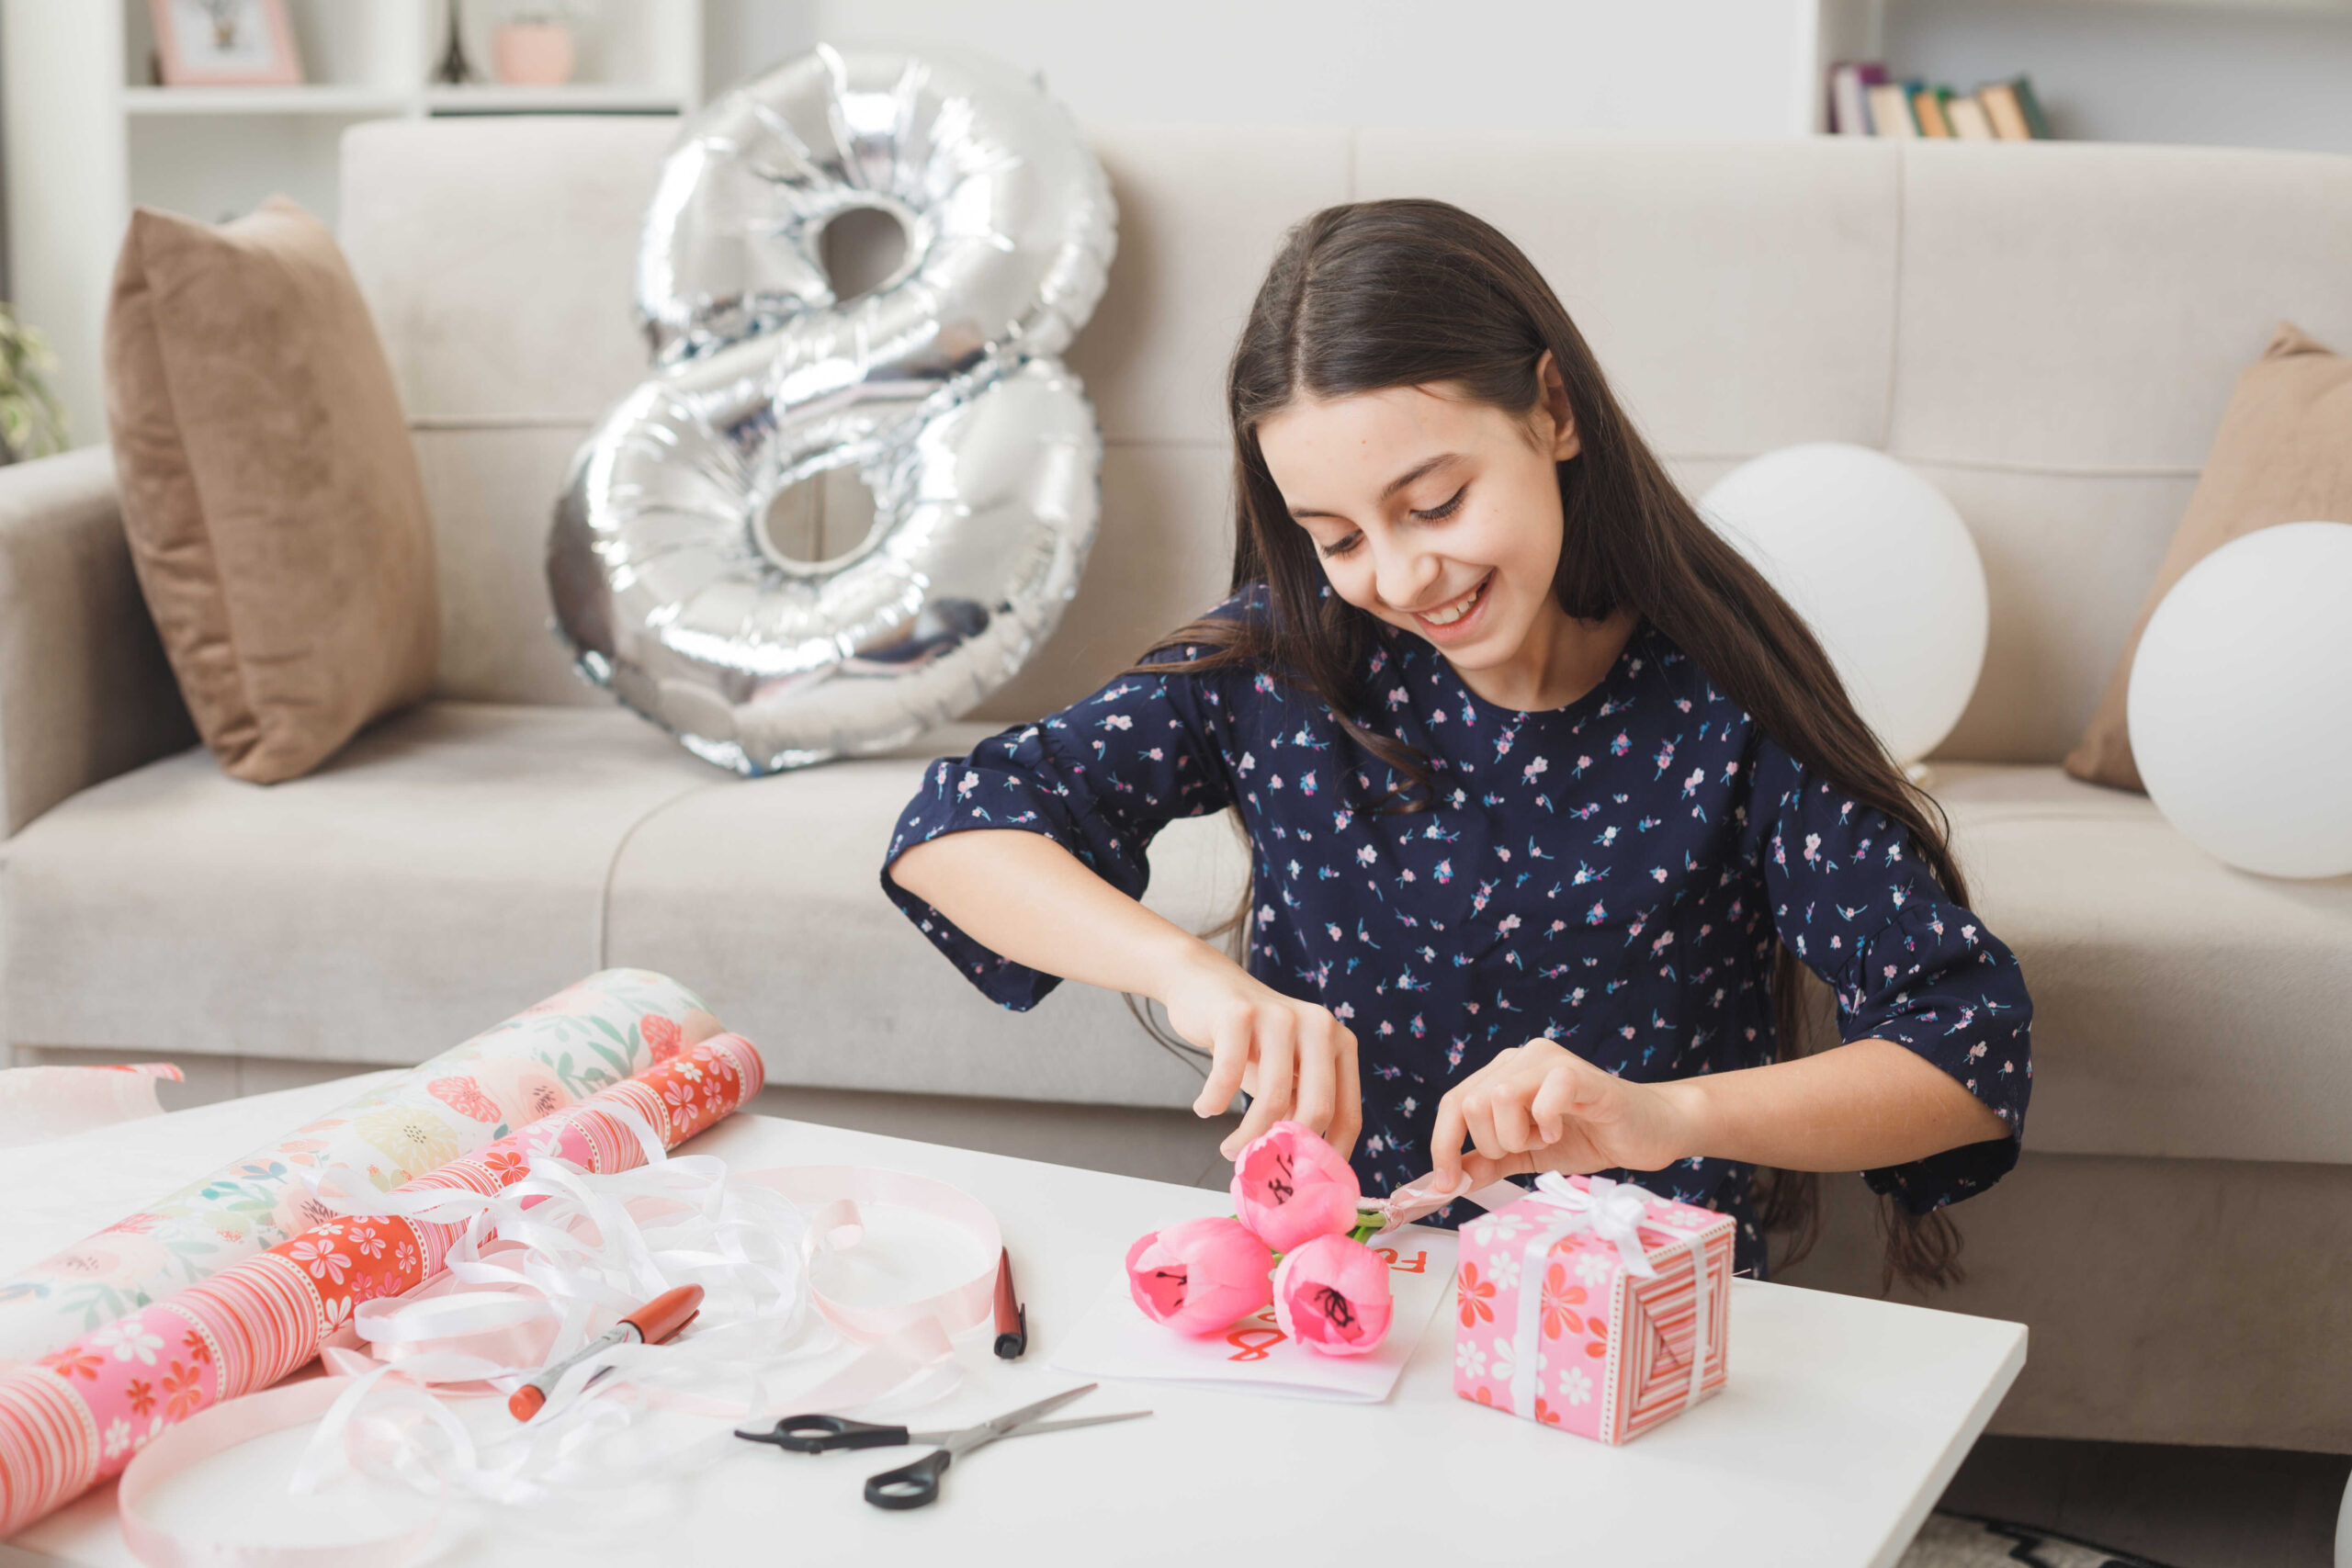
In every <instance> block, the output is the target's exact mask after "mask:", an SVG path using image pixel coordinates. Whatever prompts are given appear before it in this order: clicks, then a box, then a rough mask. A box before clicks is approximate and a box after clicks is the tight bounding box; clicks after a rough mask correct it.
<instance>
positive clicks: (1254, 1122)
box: [1217, 1008, 1297, 1159]
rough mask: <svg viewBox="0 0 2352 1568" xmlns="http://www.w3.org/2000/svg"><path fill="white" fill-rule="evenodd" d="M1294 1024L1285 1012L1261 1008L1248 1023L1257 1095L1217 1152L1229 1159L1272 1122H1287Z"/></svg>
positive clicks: (1291, 1090) (1293, 1047) (1294, 1055)
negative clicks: (1255, 1069) (1256, 1059)
mask: <svg viewBox="0 0 2352 1568" xmlns="http://www.w3.org/2000/svg"><path fill="white" fill-rule="evenodd" d="M1295 1027H1296V1026H1295V1022H1294V1021H1293V1020H1292V1018H1291V1014H1290V1011H1289V1010H1288V1009H1285V1008H1264V1009H1261V1010H1259V1011H1258V1012H1257V1013H1256V1014H1255V1015H1254V1016H1253V1017H1252V1019H1251V1021H1250V1030H1251V1034H1252V1041H1251V1043H1252V1045H1253V1047H1254V1049H1255V1052H1256V1055H1257V1058H1258V1093H1257V1096H1256V1098H1254V1099H1252V1100H1250V1113H1249V1114H1248V1115H1246V1116H1244V1117H1242V1119H1241V1125H1240V1126H1238V1127H1236V1128H1235V1129H1234V1130H1233V1131H1232V1132H1231V1133H1228V1134H1226V1139H1225V1142H1224V1143H1222V1144H1220V1145H1217V1148H1218V1150H1219V1151H1220V1152H1221V1153H1222V1154H1223V1155H1224V1156H1225V1157H1226V1158H1227V1159H1231V1158H1232V1157H1233V1156H1235V1155H1237V1154H1238V1153H1239V1152H1240V1151H1241V1149H1242V1146H1243V1145H1246V1144H1248V1143H1250V1141H1251V1140H1253V1139H1255V1138H1256V1137H1257V1136H1258V1135H1259V1134H1261V1133H1263V1132H1264V1131H1265V1130H1266V1129H1267V1128H1269V1127H1271V1126H1272V1125H1273V1124H1274V1123H1275V1122H1280V1121H1283V1120H1284V1119H1286V1118H1287V1117H1288V1116H1289V1115H1290V1112H1291V1104H1292V1101H1293V1098H1294V1093H1295V1091H1294V1089H1293V1085H1292V1077H1291V1075H1292V1072H1293V1070H1294V1066H1295V1060H1296V1055H1297V1046H1296V1042H1295V1039H1294V1038H1293V1031H1294V1030H1295Z"/></svg>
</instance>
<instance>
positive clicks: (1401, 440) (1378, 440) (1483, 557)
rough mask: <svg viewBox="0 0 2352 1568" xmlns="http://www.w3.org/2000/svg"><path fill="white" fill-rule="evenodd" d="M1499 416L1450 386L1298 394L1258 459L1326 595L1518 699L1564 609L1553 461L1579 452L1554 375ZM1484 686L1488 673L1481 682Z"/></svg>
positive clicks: (1269, 430) (1548, 648) (1548, 373)
mask: <svg viewBox="0 0 2352 1568" xmlns="http://www.w3.org/2000/svg"><path fill="white" fill-rule="evenodd" d="M1541 375H1542V379H1543V383H1544V392H1545V397H1544V401H1543V402H1542V403H1539V404H1538V405H1537V407H1536V408H1535V409H1534V410H1533V411H1532V412H1531V413H1528V414H1524V415H1520V414H1511V413H1506V412H1503V411H1502V410H1500V409H1498V408H1495V407H1493V406H1492V405H1490V404H1487V403H1482V402H1477V401H1475V400H1471V399H1470V398H1468V397H1466V396H1463V395H1461V394H1460V393H1459V392H1458V391H1457V390H1456V389H1453V388H1451V387H1394V388H1390V389H1386V390H1385V391H1378V392H1364V393H1360V394H1358V395H1356V396H1353V397H1345V398H1333V399H1330V400H1320V401H1318V400H1300V401H1298V402H1295V403H1292V404H1291V405H1290V406H1288V407H1287V408H1284V409H1283V411H1282V412H1279V413H1277V414H1275V415H1273V416H1272V418H1270V419H1267V420H1265V421H1264V422H1262V423H1261V424H1260V425H1259V427H1258V445H1259V449H1260V450H1261V452H1262V453H1263V454H1264V457H1265V460H1266V468H1267V471H1268V472H1269V473H1270V474H1271V475H1272V478H1273V480H1274V484H1275V485H1276V487H1277V488H1279V489H1280V490H1281V491H1282V494H1283V502H1285V503H1286V504H1287V505H1288V506H1289V508H1290V514H1291V516H1292V518H1293V519H1294V520H1295V522H1296V523H1297V525H1299V526H1300V527H1302V528H1304V529H1306V532H1307V534H1308V535H1309V536H1311V537H1312V538H1313V540H1314V542H1315V549H1316V553H1317V556H1318V557H1319V558H1320V559H1321V561H1322V564H1323V570H1324V572H1325V574H1326V575H1327V576H1328V577H1329V579H1330V583H1331V591H1332V592H1334V593H1337V594H1338V595H1339V596H1340V598H1342V599H1345V600H1346V601H1347V602H1348V603H1349V604H1353V605H1355V606H1356V607H1357V608H1359V609H1361V610H1363V611H1365V612H1367V613H1368V614H1371V615H1377V616H1378V617H1379V618H1380V619H1382V620H1384V621H1386V622H1387V623H1388V624H1389V625H1391V626H1401V627H1402V628H1404V629H1405V630H1407V631H1408V632H1411V633H1413V634H1414V635H1415V636H1417V637H1423V638H1426V639H1427V640H1428V641H1430V643H1432V644H1434V645H1435V646H1436V647H1437V649H1439V650H1440V651H1441V652H1442V653H1443V654H1444V655H1445V657H1446V658H1447V659H1448V660H1451V661H1452V663H1453V666H1454V668H1455V669H1457V670H1459V671H1463V672H1464V674H1465V675H1466V674H1469V673H1471V672H1473V671H1478V672H1484V673H1486V674H1487V675H1488V676H1489V677H1490V681H1489V682H1476V683H1475V685H1476V689H1478V690H1480V691H1481V694H1486V693H1487V690H1488V689H1489V688H1490V685H1491V686H1498V687H1501V688H1504V689H1524V690H1527V691H1530V692H1532V691H1534V690H1536V689H1538V688H1539V687H1540V685H1541V684H1542V682H1543V681H1544V674H1545V671H1546V670H1547V669H1548V667H1549V665H1550V661H1551V659H1552V652H1553V649H1554V648H1555V646H1556V645H1557V642H1558V639H1559V634H1560V633H1561V632H1562V631H1563V630H1565V629H1566V625H1567V616H1566V612H1565V611H1563V610H1562V609H1561V608H1560V604H1559V601H1558V600H1557V599H1556V598H1555V597H1554V595H1553V592H1552V578H1553V573H1554V571H1555V570H1556V569H1557V567H1558V566H1559V562H1560V538H1561V529H1562V517H1561V511H1560V487H1559V479H1558V476H1557V475H1556V473H1555V470H1554V465H1555V464H1556V463H1559V462H1563V461H1565V460H1566V459H1567V458H1570V457H1575V456H1576V455H1577V452H1578V450H1579V447H1578V445H1577V432H1576V424H1575V421H1574V419H1573V418H1572V417H1571V415H1570V413H1569V409H1568V401H1567V393H1566V389H1564V388H1563V387H1562V386H1561V383H1560V376H1559V371H1558V369H1557V368H1556V367H1555V366H1554V364H1553V363H1552V360H1551V358H1550V356H1549V355H1546V356H1545V358H1544V363H1543V365H1542V367H1541ZM1491 678H1498V679H1491Z"/></svg>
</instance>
